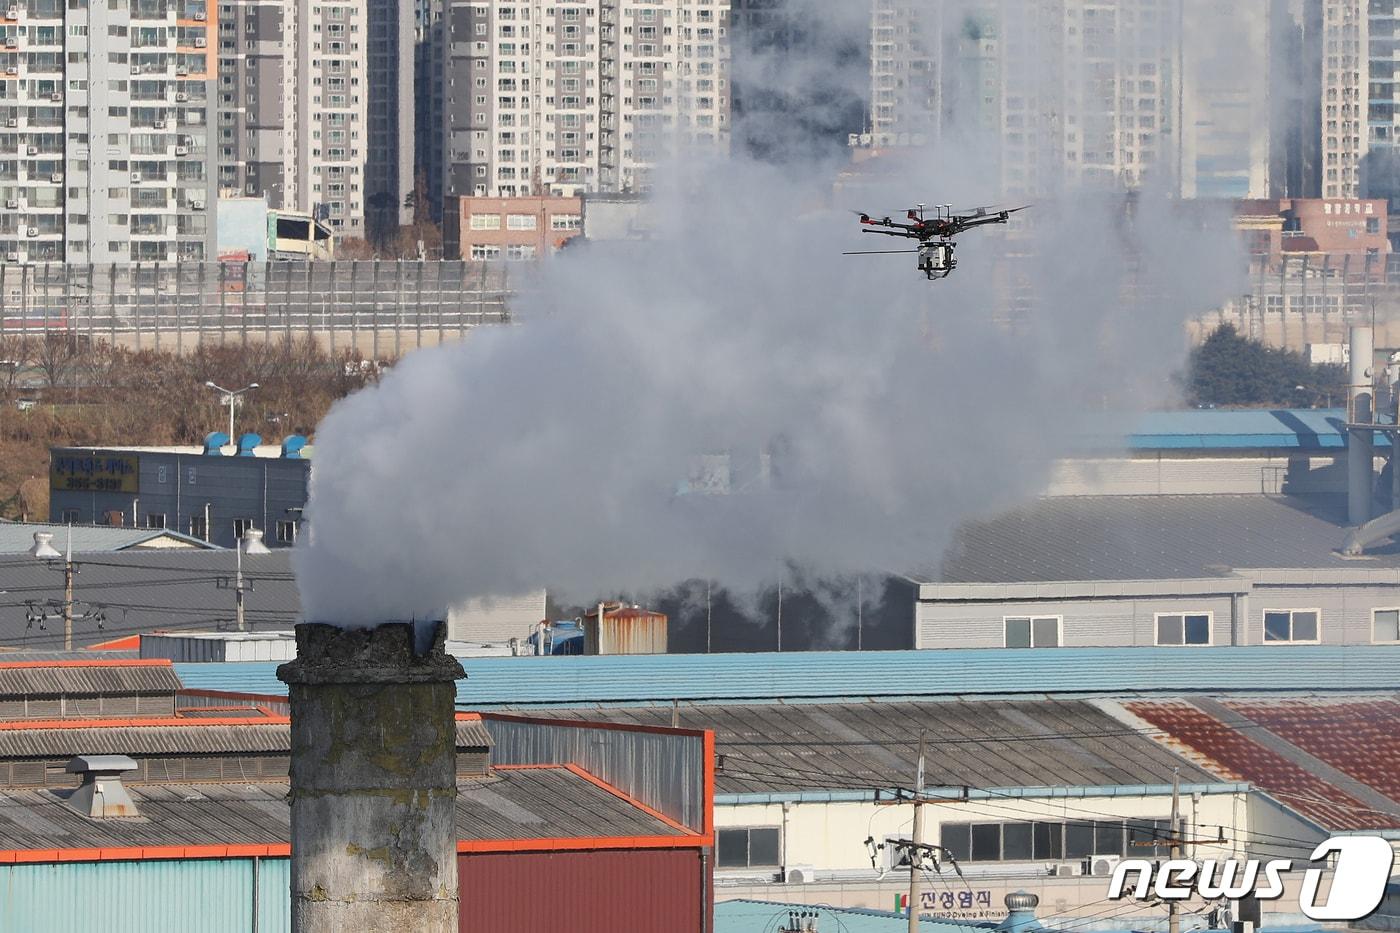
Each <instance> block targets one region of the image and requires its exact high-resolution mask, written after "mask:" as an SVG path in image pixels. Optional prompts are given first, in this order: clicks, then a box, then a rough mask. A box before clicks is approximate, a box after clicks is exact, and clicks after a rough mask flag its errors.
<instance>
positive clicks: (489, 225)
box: [470, 214, 501, 230]
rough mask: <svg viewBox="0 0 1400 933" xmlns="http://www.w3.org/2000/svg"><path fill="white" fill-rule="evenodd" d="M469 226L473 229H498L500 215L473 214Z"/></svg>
mask: <svg viewBox="0 0 1400 933" xmlns="http://www.w3.org/2000/svg"><path fill="white" fill-rule="evenodd" d="M470 226H471V229H473V230H499V229H501V215H500V214H473V215H472V217H471V221H470Z"/></svg>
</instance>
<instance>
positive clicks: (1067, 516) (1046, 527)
mask: <svg viewBox="0 0 1400 933" xmlns="http://www.w3.org/2000/svg"><path fill="white" fill-rule="evenodd" d="M1345 519H1346V514H1345V508H1344V503H1342V502H1339V501H1337V500H1335V499H1332V498H1326V497H1316V498H1313V497H1310V498H1308V499H1306V500H1304V499H1299V498H1293V497H1272V496H1221V495H1212V496H1063V497H1055V498H1046V499H1040V500H1037V501H1036V502H1033V503H1031V504H1029V505H1025V506H1022V507H1021V508H1017V509H1013V510H1011V511H1010V512H1007V513H1004V514H1002V515H999V516H997V517H996V518H993V519H990V520H988V521H981V522H972V523H969V524H966V525H964V526H963V527H962V528H960V529H959V530H958V532H957V534H956V535H955V537H954V540H953V544H952V545H951V546H950V547H949V548H948V550H947V551H946V552H945V553H944V554H943V556H942V557H941V558H940V561H939V563H938V564H936V565H934V566H930V567H926V568H924V569H922V570H916V571H914V572H912V573H911V574H910V576H911V577H912V578H913V579H915V580H917V581H918V582H921V583H1023V582H1050V581H1070V580H1076V581H1088V580H1171V579H1198V578H1203V577H1219V576H1223V575H1225V574H1227V573H1229V572H1230V570H1231V569H1247V568H1308V569H1319V568H1328V569H1347V570H1377V569H1396V568H1400V545H1396V544H1388V545H1386V546H1384V547H1378V548H1373V549H1370V550H1368V551H1367V557H1368V559H1367V560H1344V559H1343V558H1341V557H1339V556H1338V555H1337V553H1336V550H1337V548H1339V547H1340V546H1341V543H1342V539H1343V537H1345V535H1346V530H1347V529H1346V527H1345ZM1396 582H1400V574H1397V577H1396Z"/></svg>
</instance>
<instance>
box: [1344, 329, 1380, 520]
mask: <svg viewBox="0 0 1400 933" xmlns="http://www.w3.org/2000/svg"><path fill="white" fill-rule="evenodd" d="M1374 356H1375V348H1374V345H1373V343H1372V335H1371V328H1369V327H1353V328H1352V329H1351V382H1350V389H1349V390H1348V392H1349V399H1348V402H1349V404H1348V405H1347V420H1348V421H1349V422H1351V423H1352V424H1371V423H1372V422H1374V421H1375V417H1374V412H1373V410H1372V408H1373V402H1374V396H1373V394H1372V393H1373V392H1374V389H1373V388H1372V386H1371V366H1372V362H1373V359H1374ZM1373 434H1374V432H1373V431H1372V430H1371V429H1370V428H1361V429H1358V428H1352V429H1350V430H1349V431H1348V432H1347V521H1348V522H1349V523H1350V524H1352V525H1361V524H1364V523H1365V522H1367V521H1369V520H1370V518H1371V470H1372V466H1373V464H1374V462H1375V461H1374V454H1373V453H1372V451H1371V439H1372V437H1373Z"/></svg>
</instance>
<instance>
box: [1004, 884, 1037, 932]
mask: <svg viewBox="0 0 1400 933" xmlns="http://www.w3.org/2000/svg"><path fill="white" fill-rule="evenodd" d="M1003 903H1004V904H1006V919H1005V920H1003V921H1002V922H1001V923H998V924H997V930H998V933H1031V931H1038V930H1044V929H1045V927H1043V926H1041V925H1040V921H1039V920H1037V919H1035V909H1036V907H1037V906H1038V905H1039V904H1040V898H1039V897H1038V896H1036V895H1034V894H1031V893H1030V892H1028V891H1012V892H1011V893H1010V894H1008V895H1006V898H1005V900H1004V901H1003Z"/></svg>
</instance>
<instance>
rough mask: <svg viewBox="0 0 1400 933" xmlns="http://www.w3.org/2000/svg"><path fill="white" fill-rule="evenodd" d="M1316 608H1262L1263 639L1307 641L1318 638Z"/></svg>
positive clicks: (1314, 640)
mask: <svg viewBox="0 0 1400 933" xmlns="http://www.w3.org/2000/svg"><path fill="white" fill-rule="evenodd" d="M1319 615H1320V612H1319V611H1318V610H1316V609H1266V610H1264V641H1265V642H1268V643H1275V644H1276V643H1282V642H1294V643H1308V642H1316V641H1317V640H1318V637H1317V636H1318V617H1319Z"/></svg>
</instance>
